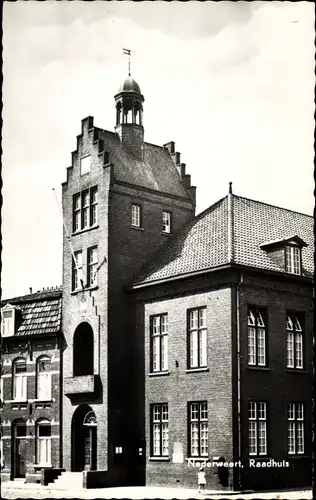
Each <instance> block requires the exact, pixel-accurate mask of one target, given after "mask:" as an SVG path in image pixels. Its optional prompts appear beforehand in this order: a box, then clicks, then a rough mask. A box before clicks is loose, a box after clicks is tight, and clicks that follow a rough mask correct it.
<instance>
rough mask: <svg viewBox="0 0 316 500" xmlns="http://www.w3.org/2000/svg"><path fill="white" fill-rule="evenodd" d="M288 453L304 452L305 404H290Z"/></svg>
mask: <svg viewBox="0 0 316 500" xmlns="http://www.w3.org/2000/svg"><path fill="white" fill-rule="evenodd" d="M287 419H288V453H289V455H295V454H303V453H304V404H303V403H289V404H288V414H287Z"/></svg>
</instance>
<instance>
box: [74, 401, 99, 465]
mask: <svg viewBox="0 0 316 500" xmlns="http://www.w3.org/2000/svg"><path fill="white" fill-rule="evenodd" d="M71 430H72V432H71V440H72V457H71V470H72V471H75V472H79V471H82V470H96V469H97V419H96V416H95V413H94V411H93V410H92V409H91V407H90V406H88V405H80V406H78V408H77V409H76V411H75V413H74V414H73V417H72V429H71Z"/></svg>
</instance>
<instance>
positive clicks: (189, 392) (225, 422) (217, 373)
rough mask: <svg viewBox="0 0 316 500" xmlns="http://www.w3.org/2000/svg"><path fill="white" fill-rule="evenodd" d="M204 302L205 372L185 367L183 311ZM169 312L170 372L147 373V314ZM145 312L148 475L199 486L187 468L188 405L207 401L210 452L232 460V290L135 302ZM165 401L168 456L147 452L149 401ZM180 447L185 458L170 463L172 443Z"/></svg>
mask: <svg viewBox="0 0 316 500" xmlns="http://www.w3.org/2000/svg"><path fill="white" fill-rule="evenodd" d="M200 306H207V327H208V352H207V354H208V371H203V372H191V373H190V372H186V370H187V340H186V336H187V310H188V309H190V308H194V307H200ZM160 313H168V332H169V333H168V338H169V347H168V349H169V361H168V363H169V365H168V366H169V374H168V375H164V376H150V375H149V372H150V364H149V362H150V342H149V338H150V336H149V329H150V326H149V324H150V316H151V315H155V314H160ZM142 315H143V320H144V335H145V429H146V469H147V470H146V479H147V484H150V485H167V484H168V485H174V486H176V485H179V486H189V487H190V486H192V487H194V486H195V487H196V486H197V470H196V469H194V468H192V467H189V466H188V464H187V460H186V459H187V457H188V417H187V405H188V402H192V401H207V403H208V419H209V457H210V458H213V457H220V456H224V457H225V458H226V459H227V460H232V453H233V451H232V397H231V386H232V379H231V291H230V288H223V289H218V290H212V291H209V292H205V293H197V294H195V295H192V294H191V295H190V296H183V297H181V298H180V297H179V298H174V299H167V300H161V301H153V302H151V303H147V304H145V305H144V310H143V311H142V306H139V307H138V319H139V321H141V318H142ZM153 403H168V405H169V419H170V420H169V422H170V423H169V450H170V461H169V462H160V461H158V460H157V461H156V460H153V459H152V458H151V457H150V405H151V404H153ZM175 446H176V448H177V447H179V446H180V447H181V448H182V451H183V460H184V461H183V463H173V451H174V447H175ZM206 476H207V484H208V487H209V488H217V489H219V488H221V486H220V484H219V481H218V476H217V468H207V469H206Z"/></svg>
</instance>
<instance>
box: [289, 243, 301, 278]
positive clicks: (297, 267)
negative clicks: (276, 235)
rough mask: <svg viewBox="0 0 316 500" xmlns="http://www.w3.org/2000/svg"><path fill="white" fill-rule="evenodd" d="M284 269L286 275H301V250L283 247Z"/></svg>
mask: <svg viewBox="0 0 316 500" xmlns="http://www.w3.org/2000/svg"><path fill="white" fill-rule="evenodd" d="M285 269H286V271H287V272H288V273H292V274H302V273H301V249H300V248H299V247H296V246H292V245H287V246H286V247H285Z"/></svg>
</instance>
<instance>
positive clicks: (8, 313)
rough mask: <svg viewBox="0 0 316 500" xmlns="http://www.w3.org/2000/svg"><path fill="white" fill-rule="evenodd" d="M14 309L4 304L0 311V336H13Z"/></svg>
mask: <svg viewBox="0 0 316 500" xmlns="http://www.w3.org/2000/svg"><path fill="white" fill-rule="evenodd" d="M15 320H16V308H15V307H14V306H12V305H11V304H6V305H5V306H4V307H3V308H2V309H1V336H2V337H12V336H13V335H14V334H15Z"/></svg>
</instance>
